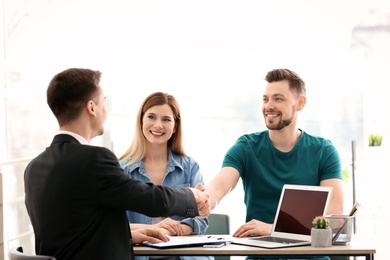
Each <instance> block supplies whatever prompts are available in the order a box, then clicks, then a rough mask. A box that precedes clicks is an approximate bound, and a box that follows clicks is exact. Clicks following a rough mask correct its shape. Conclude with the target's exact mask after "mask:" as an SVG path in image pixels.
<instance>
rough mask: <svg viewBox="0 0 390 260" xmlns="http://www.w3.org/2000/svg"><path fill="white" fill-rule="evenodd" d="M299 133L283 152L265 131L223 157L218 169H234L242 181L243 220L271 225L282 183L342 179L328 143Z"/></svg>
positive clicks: (241, 140) (240, 142) (337, 158)
mask: <svg viewBox="0 0 390 260" xmlns="http://www.w3.org/2000/svg"><path fill="white" fill-rule="evenodd" d="M301 132H302V135H301V137H300V139H299V141H298V142H297V143H296V145H295V146H294V148H293V149H292V150H291V151H289V152H287V153H285V152H281V151H279V150H278V149H276V148H275V147H274V146H273V144H272V143H271V140H270V138H269V135H268V130H265V131H262V132H256V133H251V134H246V135H243V136H241V137H240V138H239V139H238V140H237V141H236V143H235V144H234V145H233V146H232V147H231V148H230V149H229V151H228V152H227V154H226V155H225V158H224V161H223V165H222V167H233V168H235V169H237V171H238V172H239V173H240V176H241V179H242V183H243V186H244V191H245V192H244V194H245V195H244V201H245V205H246V211H247V212H246V221H250V220H252V219H257V220H260V221H263V222H266V223H270V224H272V223H273V221H274V218H275V213H276V209H277V206H278V202H279V197H280V193H281V190H282V187H283V185H284V184H300V185H320V181H322V180H326V179H330V178H339V179H342V175H341V163H340V156H339V154H338V152H337V150H336V148H335V147H334V145H333V144H332V142H331V141H329V140H327V139H324V138H321V137H316V136H312V135H309V134H307V133H305V132H304V131H302V130H301Z"/></svg>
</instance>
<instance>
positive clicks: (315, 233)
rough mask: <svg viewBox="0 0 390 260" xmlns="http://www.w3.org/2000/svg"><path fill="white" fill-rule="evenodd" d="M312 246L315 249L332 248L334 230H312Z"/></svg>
mask: <svg viewBox="0 0 390 260" xmlns="http://www.w3.org/2000/svg"><path fill="white" fill-rule="evenodd" d="M311 245H312V246H314V247H329V246H332V229H330V228H323V229H321V228H312V229H311Z"/></svg>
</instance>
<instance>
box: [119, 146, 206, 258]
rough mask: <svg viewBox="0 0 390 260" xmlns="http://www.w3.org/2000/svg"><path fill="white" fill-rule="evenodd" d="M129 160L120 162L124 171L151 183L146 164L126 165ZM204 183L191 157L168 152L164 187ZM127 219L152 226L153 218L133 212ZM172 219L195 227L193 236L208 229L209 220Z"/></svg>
mask: <svg viewBox="0 0 390 260" xmlns="http://www.w3.org/2000/svg"><path fill="white" fill-rule="evenodd" d="M128 162H129V159H122V160H120V161H119V163H120V165H121V167H122V168H123V169H124V171H125V172H126V173H127V174H129V175H130V176H131V177H132V178H134V179H138V180H141V181H144V182H151V180H150V178H149V176H148V174H147V173H146V170H145V167H144V162H143V161H139V162H136V163H134V164H132V165H126V164H127V163H128ZM199 182H200V183H202V184H204V183H203V176H202V174H201V173H200V168H199V164H198V163H197V162H196V161H195V160H194V159H193V158H191V157H187V156H182V155H178V154H175V153H173V152H172V151H171V150H170V149H169V151H168V167H167V170H166V172H165V176H164V179H163V181H162V185H163V186H168V187H195V186H196V184H198V183H199ZM127 217H128V219H129V222H130V223H141V224H152V218H151V217H149V216H146V215H144V214H140V213H137V212H133V211H128V212H127ZM171 218H172V219H175V220H180V221H181V222H182V223H185V224H187V225H190V226H191V227H193V229H194V230H193V232H192V233H191V235H199V234H204V233H205V231H206V229H207V227H208V224H209V222H208V220H207V218H204V219H200V218H183V217H178V216H171ZM201 258H202V259H206V258H207V259H213V258H209V257H190V256H188V257H181V259H188V260H189V259H201ZM136 259H137V260H138V259H147V257H136Z"/></svg>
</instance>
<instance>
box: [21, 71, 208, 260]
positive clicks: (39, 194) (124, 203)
mask: <svg viewBox="0 0 390 260" xmlns="http://www.w3.org/2000/svg"><path fill="white" fill-rule="evenodd" d="M100 78H101V72H99V71H94V70H89V69H75V68H73V69H68V70H65V71H63V72H60V73H58V74H57V75H55V76H54V78H53V79H52V80H51V82H50V84H49V86H48V89H47V103H48V105H49V107H50V109H51V110H52V112H53V113H54V115H55V117H56V118H57V121H58V123H59V129H60V131H59V133H58V134H57V135H56V136H55V137H54V140H53V142H52V143H51V145H50V147H48V148H46V150H45V151H44V152H42V153H41V154H40V155H38V156H37V157H36V158H35V159H33V160H32V161H31V162H30V163H29V165H28V166H27V168H26V170H25V176H24V181H25V193H26V207H27V211H28V214H29V216H30V219H31V222H32V225H33V229H34V234H35V249H36V253H37V254H43V255H52V256H55V257H56V258H57V259H58V260H67V259H72V260H78V259H80V260H81V259H82V260H86V259H88V260H89V259H91V260H92V259H93V260H96V259H107V260H108V259H109V260H116V259H118V260H119V259H121V260H122V259H123V260H124V259H126V260H127V259H132V258H133V252H132V242H131V239H132V235H133V243H141V242H143V241H145V240H148V241H154V242H156V241H158V239H160V240H163V241H167V239H168V238H166V237H165V236H163V235H162V233H160V232H159V231H156V230H152V229H145V230H141V231H135V232H131V231H130V228H129V224H128V222H127V217H126V210H131V211H137V212H140V213H143V214H147V215H150V216H153V217H157V216H172V215H179V216H183V217H196V216H199V217H207V216H208V215H209V214H210V203H209V202H208V195H207V194H206V193H204V192H202V191H200V190H197V189H191V188H167V187H162V186H155V185H153V184H147V183H144V182H141V181H137V180H134V179H131V178H130V177H129V176H128V174H125V173H124V172H123V170H122V168H121V167H120V165H119V163H118V160H117V157H116V156H115V155H114V154H113V153H112V152H111V151H110V150H108V149H106V148H103V147H97V146H91V145H89V143H90V141H91V139H92V138H94V137H95V136H98V135H102V134H103V132H104V122H105V120H106V117H107V107H106V104H105V96H104V93H103V90H102V88H101V86H100Z"/></svg>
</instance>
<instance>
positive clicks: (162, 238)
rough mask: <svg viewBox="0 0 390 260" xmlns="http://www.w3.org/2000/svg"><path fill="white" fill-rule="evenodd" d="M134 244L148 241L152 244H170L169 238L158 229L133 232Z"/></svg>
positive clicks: (142, 229)
mask: <svg viewBox="0 0 390 260" xmlns="http://www.w3.org/2000/svg"><path fill="white" fill-rule="evenodd" d="M131 236H132V238H133V243H134V244H140V243H143V242H145V241H148V242H150V243H152V244H157V243H160V242H168V241H169V238H168V237H167V236H166V235H165V234H164V233H163V232H162V231H161V230H160V229H158V228H153V227H146V228H140V229H137V230H134V231H131Z"/></svg>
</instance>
